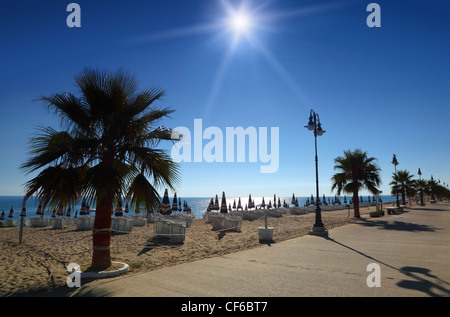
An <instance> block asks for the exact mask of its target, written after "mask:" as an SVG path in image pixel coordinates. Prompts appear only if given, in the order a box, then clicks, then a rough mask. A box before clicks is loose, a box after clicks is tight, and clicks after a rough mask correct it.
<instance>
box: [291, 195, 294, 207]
mask: <svg viewBox="0 0 450 317" xmlns="http://www.w3.org/2000/svg"><path fill="white" fill-rule="evenodd" d="M291 203H292V204H293V205H295V195H294V194H292V201H291Z"/></svg>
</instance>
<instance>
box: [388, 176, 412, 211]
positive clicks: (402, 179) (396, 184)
mask: <svg viewBox="0 0 450 317" xmlns="http://www.w3.org/2000/svg"><path fill="white" fill-rule="evenodd" d="M413 177H414V175H411V174H409V172H408V171H406V170H400V171H397V173H392V182H390V183H389V185H391V186H392V193H393V194H395V193H400V194H401V195H402V205H405V204H406V195H407V194H408V193H411V192H413V191H414V187H415V181H414V179H413Z"/></svg>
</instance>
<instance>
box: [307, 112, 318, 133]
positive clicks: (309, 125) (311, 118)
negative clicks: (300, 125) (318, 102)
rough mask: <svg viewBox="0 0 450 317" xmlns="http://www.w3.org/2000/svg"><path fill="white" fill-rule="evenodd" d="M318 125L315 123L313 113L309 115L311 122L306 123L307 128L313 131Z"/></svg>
mask: <svg viewBox="0 0 450 317" xmlns="http://www.w3.org/2000/svg"><path fill="white" fill-rule="evenodd" d="M315 127H316V124H315V123H314V120H313V116H312V114H310V115H309V122H308V125H305V128H307V129H308V130H309V131H313V130H314V128H315Z"/></svg>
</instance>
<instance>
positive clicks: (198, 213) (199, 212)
mask: <svg viewBox="0 0 450 317" xmlns="http://www.w3.org/2000/svg"><path fill="white" fill-rule="evenodd" d="M211 198H214V200H215V197H209V198H205V197H178V199H181V205H182V206H183V202H184V201H186V202H187V204H188V205H189V207H191V213H192V214H193V215H194V216H195V217H196V218H201V217H202V216H203V215H204V213H205V212H206V208H207V207H208V204H209V202H210V200H211ZM240 198H241V205H242V208H245V205H246V204H247V203H248V196H242V197H240ZM296 198H297V199H298V202H299V207H303V206H304V204H305V202H306V200H307V199H310V197H296ZM321 198H322V197H321ZM328 198H330V201H331V202H332V201H333V199H334V196H330V197H328V196H326V199H327V202H328ZM238 199H239V197H231V198H226V200H227V206H228V205H230V204H231V206H233V203H234V201H236V205H237V204H238ZM252 199H253V200H254V201H255V204H256V205H260V204H261V202H262V199H263V197H253V196H252ZM339 199H340V201H341V203H344V196H341V197H339ZM349 199H350V197H349V196H347V201H348V200H349ZM367 199H368V197H367V196H363V200H364V202H367ZM381 199H382V200H383V202H384V203H387V202H393V201H395V196H389V195H383V196H381ZM169 200H170V203H171V204H172V202H173V199H172V198H170V199H169ZM218 200H219V206H220V204H221V201H222V196H221V195H218ZM269 200H270V201H271V203H272V204H273V196H272V197H264V202H265V203H266V205H267V204H268V203H269ZM291 200H292V196H290V197H280V201H281V204H283V201H286V203H288V204H289V205H290V206H291V207H292V206H293V205H292V204H291ZM277 201H278V197H277ZM22 202H23V196H0V214H1V212H2V211H5V220H7V219H12V220H18V219H20V213H21V211H22ZM38 205H39V202H38V201H37V200H35V199H32V198H31V199H29V200H28V201H27V204H26V206H25V207H26V218H35V217H39V216H38V215H37V214H36V211H37V208H38ZM11 207H12V208H13V217H12V218H9V217H8V216H9V213H10V209H11ZM80 208H81V202H79V204H77V205H75V206H74V208H73V209H72V211H71V216H72V217H73V216H74V215H75V211H78V213H79V212H80ZM91 208H95V206H91ZM64 214H65V212H64ZM140 214H141V215H142V212H141V213H140ZM91 215H93V213H91ZM124 215H125V213H124ZM128 215H136V213H135V212H134V211H133V210H132V211H130V212H129V213H128ZM44 216H45V217H51V212H50V211H49V210H45V214H44ZM78 216H80V215H78Z"/></svg>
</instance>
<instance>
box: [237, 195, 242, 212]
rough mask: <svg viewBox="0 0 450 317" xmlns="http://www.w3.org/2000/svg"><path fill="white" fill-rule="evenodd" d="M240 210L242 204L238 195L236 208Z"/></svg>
mask: <svg viewBox="0 0 450 317" xmlns="http://www.w3.org/2000/svg"><path fill="white" fill-rule="evenodd" d="M239 209H240V210H242V205H241V197H239V200H238V204H237V210H239Z"/></svg>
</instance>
